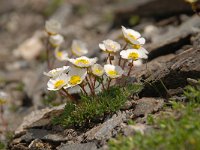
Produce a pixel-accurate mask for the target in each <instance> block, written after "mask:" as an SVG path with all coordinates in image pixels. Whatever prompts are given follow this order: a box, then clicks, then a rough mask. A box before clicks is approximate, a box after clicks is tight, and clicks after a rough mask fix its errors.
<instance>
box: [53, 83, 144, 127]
mask: <svg viewBox="0 0 200 150" xmlns="http://www.w3.org/2000/svg"><path fill="white" fill-rule="evenodd" d="M141 89H142V85H141V84H133V85H128V86H126V87H124V88H122V87H118V86H113V87H111V88H110V89H109V90H106V91H104V92H101V93H99V94H97V95H96V96H95V97H89V96H85V95H82V96H81V103H80V104H78V105H75V104H73V103H67V104H66V106H65V109H64V112H63V114H62V115H61V116H59V118H54V119H53V123H54V124H60V125H62V126H64V127H69V126H84V125H88V123H92V122H93V123H94V122H96V121H97V122H98V121H100V120H101V119H103V118H104V116H105V115H106V114H111V113H114V112H116V111H118V110H119V109H120V108H121V107H122V106H123V105H124V103H125V102H126V101H127V100H128V96H130V95H131V94H134V93H138V92H139V91H141Z"/></svg>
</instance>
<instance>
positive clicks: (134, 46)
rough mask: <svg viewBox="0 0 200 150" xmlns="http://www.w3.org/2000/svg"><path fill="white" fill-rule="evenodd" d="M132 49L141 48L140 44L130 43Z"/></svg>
mask: <svg viewBox="0 0 200 150" xmlns="http://www.w3.org/2000/svg"><path fill="white" fill-rule="evenodd" d="M132 46H133V48H134V49H140V48H141V45H137V44H134V45H132Z"/></svg>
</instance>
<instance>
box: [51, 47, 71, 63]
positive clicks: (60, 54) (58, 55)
mask: <svg viewBox="0 0 200 150" xmlns="http://www.w3.org/2000/svg"><path fill="white" fill-rule="evenodd" d="M54 54H55V57H56V59H58V60H60V61H66V60H67V59H68V53H67V52H66V51H64V50H63V51H59V49H56V50H55V53H54Z"/></svg>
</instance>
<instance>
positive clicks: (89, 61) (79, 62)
mask: <svg viewBox="0 0 200 150" xmlns="http://www.w3.org/2000/svg"><path fill="white" fill-rule="evenodd" d="M68 61H69V62H71V63H72V64H73V65H75V66H76V67H80V68H87V67H91V66H92V65H94V64H95V63H96V62H97V58H96V57H95V58H88V57H86V56H81V57H79V58H76V59H68Z"/></svg>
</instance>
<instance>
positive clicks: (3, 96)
mask: <svg viewBox="0 0 200 150" xmlns="http://www.w3.org/2000/svg"><path fill="white" fill-rule="evenodd" d="M7 100H8V94H7V93H5V92H3V91H0V105H3V104H5V103H6V101H7Z"/></svg>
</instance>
